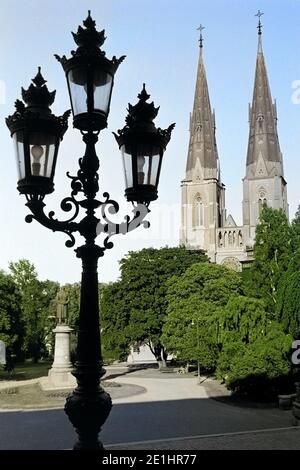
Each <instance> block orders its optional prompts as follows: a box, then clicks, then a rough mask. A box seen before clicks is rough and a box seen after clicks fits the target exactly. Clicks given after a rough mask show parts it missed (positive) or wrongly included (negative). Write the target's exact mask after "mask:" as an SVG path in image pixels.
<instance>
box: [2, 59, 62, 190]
mask: <svg viewBox="0 0 300 470" xmlns="http://www.w3.org/2000/svg"><path fill="white" fill-rule="evenodd" d="M45 83H46V80H44V78H43V76H42V74H41V70H40V67H39V68H38V73H37V75H36V77H35V78H34V79H33V80H32V84H31V85H30V86H29V88H28V90H24V88H22V98H23V101H24V103H25V104H26V106H25V104H24V103H23V102H22V101H20V100H17V101H16V104H15V107H16V111H15V113H14V114H13V115H12V116H9V117H8V118H7V119H6V123H7V126H8V128H9V130H10V132H11V135H12V138H13V140H14V147H15V155H16V161H17V171H18V190H19V191H20V193H21V194H27V195H34V196H37V195H40V196H45V194H49V193H52V192H53V190H54V184H53V179H54V173H55V166H56V159H57V154H58V148H59V144H60V140H62V138H63V135H64V133H65V131H66V130H67V127H68V124H67V120H68V116H69V114H70V111H67V112H66V113H65V114H64V115H63V116H60V117H57V116H55V115H54V114H52V112H51V109H50V108H49V106H51V104H53V102H54V98H55V91H52V92H49V90H48V88H47V86H46V85H45Z"/></svg>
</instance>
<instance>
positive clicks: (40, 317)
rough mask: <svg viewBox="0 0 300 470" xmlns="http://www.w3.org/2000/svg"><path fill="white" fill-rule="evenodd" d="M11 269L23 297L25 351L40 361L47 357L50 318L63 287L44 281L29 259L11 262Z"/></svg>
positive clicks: (22, 319)
mask: <svg viewBox="0 0 300 470" xmlns="http://www.w3.org/2000/svg"><path fill="white" fill-rule="evenodd" d="M9 269H10V271H11V273H12V279H13V281H14V282H15V285H16V286H17V288H18V290H19V292H20V296H21V322H22V325H23V329H24V337H23V344H22V348H23V351H24V352H25V354H26V356H27V357H32V358H33V359H34V360H35V361H37V360H38V359H39V358H40V357H41V356H44V355H47V348H46V344H45V343H46V337H47V333H48V330H49V319H48V317H49V314H51V308H53V307H51V305H52V301H53V298H54V297H55V295H56V292H57V290H58V288H59V285H58V284H57V283H54V282H51V281H44V282H40V281H39V280H38V276H37V272H36V270H35V267H34V265H33V264H31V263H30V262H29V261H28V260H25V259H22V260H20V261H17V262H16V263H10V265H9Z"/></svg>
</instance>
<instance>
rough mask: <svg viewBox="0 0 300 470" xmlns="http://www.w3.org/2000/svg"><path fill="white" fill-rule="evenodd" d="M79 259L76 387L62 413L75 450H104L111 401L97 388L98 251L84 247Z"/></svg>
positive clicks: (99, 371)
mask: <svg viewBox="0 0 300 470" xmlns="http://www.w3.org/2000/svg"><path fill="white" fill-rule="evenodd" d="M77 256H79V257H81V258H82V268H83V269H82V279H81V298H80V311H79V329H78V339H77V360H76V363H75V370H74V372H73V374H74V376H75V377H76V379H77V384H78V385H77V387H76V389H75V390H74V391H73V392H72V394H71V395H69V396H68V398H67V401H66V405H65V412H66V414H67V415H68V417H69V419H70V421H71V423H72V424H73V426H74V428H75V430H76V432H77V434H78V441H77V442H76V444H75V446H74V449H75V450H85V449H99V450H101V449H103V446H102V443H101V442H100V441H99V440H98V434H99V432H100V431H101V427H102V425H103V424H104V422H105V421H106V419H107V417H108V415H109V413H110V410H111V407H112V403H111V398H110V396H109V394H108V393H106V392H105V391H104V390H103V389H102V388H101V386H100V378H101V377H102V376H103V375H104V373H105V370H104V369H103V367H102V356H101V344H100V329H99V296H98V274H97V263H98V258H99V247H98V246H97V245H93V244H90V245H89V244H86V245H84V246H82V247H80V248H79V249H78V251H77Z"/></svg>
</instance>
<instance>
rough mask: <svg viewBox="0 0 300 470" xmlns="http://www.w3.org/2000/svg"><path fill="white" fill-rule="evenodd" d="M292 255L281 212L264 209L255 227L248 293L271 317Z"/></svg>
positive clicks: (288, 228)
mask: <svg viewBox="0 0 300 470" xmlns="http://www.w3.org/2000/svg"><path fill="white" fill-rule="evenodd" d="M292 255H293V246H292V231H291V227H290V225H289V222H288V220H287V217H286V215H285V213H284V212H283V211H282V210H281V209H280V210H274V209H272V208H270V207H267V206H264V207H263V209H262V212H261V216H260V222H259V224H258V225H257V227H256V239H255V245H254V261H253V263H252V266H251V268H250V277H249V279H250V287H251V289H250V291H251V292H252V295H253V297H256V296H259V297H260V298H262V299H263V300H264V302H265V304H266V308H267V310H268V312H269V313H270V317H271V318H274V312H275V307H276V302H277V295H278V289H279V284H280V280H281V278H282V276H283V275H284V273H285V272H286V270H287V269H288V266H289V262H290V260H291V257H292Z"/></svg>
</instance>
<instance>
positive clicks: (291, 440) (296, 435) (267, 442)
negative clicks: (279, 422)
mask: <svg viewBox="0 0 300 470" xmlns="http://www.w3.org/2000/svg"><path fill="white" fill-rule="evenodd" d="M107 450H184V451H193V450H300V429H299V428H295V427H290V428H279V429H267V430H259V431H245V432H240V433H226V434H212V435H208V436H195V437H188V438H185V439H180V438H176V439H166V440H153V441H146V442H135V443H134V444H132V443H128V444H126V443H124V444H122V445H111V446H108V447H107Z"/></svg>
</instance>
